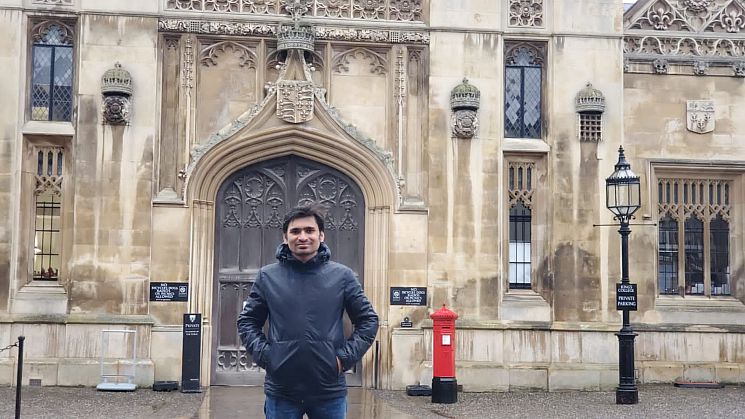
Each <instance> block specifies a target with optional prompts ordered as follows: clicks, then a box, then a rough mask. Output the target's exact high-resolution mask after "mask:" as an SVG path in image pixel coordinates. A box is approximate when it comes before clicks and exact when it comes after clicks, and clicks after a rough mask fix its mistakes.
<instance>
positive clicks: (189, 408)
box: [0, 387, 203, 419]
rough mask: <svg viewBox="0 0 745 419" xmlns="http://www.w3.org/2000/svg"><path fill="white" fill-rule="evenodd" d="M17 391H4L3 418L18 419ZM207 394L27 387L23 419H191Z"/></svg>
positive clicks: (1, 398) (23, 395)
mask: <svg viewBox="0 0 745 419" xmlns="http://www.w3.org/2000/svg"><path fill="white" fill-rule="evenodd" d="M15 390H16V389H15V387H13V388H10V387H0V418H3V419H5V418H13V417H15V397H16V396H15ZM202 397H203V393H181V392H177V391H173V392H159V391H152V390H150V389H139V390H137V391H134V392H103V391H97V390H96V389H95V388H78V387H23V390H22V393H21V417H22V418H23V419H31V418H33V419H36V418H38V419H47V418H49V419H52V418H55V419H58V418H75V419H108V418H122V419H130V418H131V419H144V418H148V419H149V418H153V419H161V418H162V419H166V418H168V419H173V418H179V419H181V418H183V419H189V418H191V417H193V416H194V415H195V414H196V412H197V411H198V410H199V406H200V405H201V403H202Z"/></svg>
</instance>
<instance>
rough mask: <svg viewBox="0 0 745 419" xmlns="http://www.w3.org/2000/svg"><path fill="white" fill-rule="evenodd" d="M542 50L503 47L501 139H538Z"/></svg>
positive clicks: (517, 44) (539, 47)
mask: <svg viewBox="0 0 745 419" xmlns="http://www.w3.org/2000/svg"><path fill="white" fill-rule="evenodd" d="M545 51H546V47H545V45H544V44H536V43H527V42H506V43H505V69H504V136H505V137H508V138H541V136H542V131H541V129H542V106H543V105H542V84H543V65H544V62H545V58H546V57H545Z"/></svg>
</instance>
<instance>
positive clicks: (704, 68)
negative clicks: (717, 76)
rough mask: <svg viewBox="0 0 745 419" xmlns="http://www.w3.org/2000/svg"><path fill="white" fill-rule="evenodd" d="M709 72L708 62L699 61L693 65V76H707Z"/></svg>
mask: <svg viewBox="0 0 745 419" xmlns="http://www.w3.org/2000/svg"><path fill="white" fill-rule="evenodd" d="M708 71H709V63H707V62H706V61H702V60H699V61H696V62H695V63H694V64H693V74H695V75H697V76H705V75H706V73H707V72H708Z"/></svg>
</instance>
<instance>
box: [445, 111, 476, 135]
mask: <svg viewBox="0 0 745 419" xmlns="http://www.w3.org/2000/svg"><path fill="white" fill-rule="evenodd" d="M451 125H452V127H453V134H455V136H456V137H458V138H473V137H474V136H475V135H476V132H477V131H478V129H479V119H478V117H477V116H476V111H475V110H473V109H460V110H457V111H455V112H453V117H452V122H451Z"/></svg>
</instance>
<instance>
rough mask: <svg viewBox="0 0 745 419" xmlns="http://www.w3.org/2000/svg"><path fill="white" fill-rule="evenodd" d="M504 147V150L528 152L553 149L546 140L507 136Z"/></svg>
mask: <svg viewBox="0 0 745 419" xmlns="http://www.w3.org/2000/svg"><path fill="white" fill-rule="evenodd" d="M502 149H503V150H504V151H513V152H514V151H520V152H528V153H548V152H549V151H551V147H549V145H548V144H546V142H545V141H543V140H541V139H537V138H505V139H504V141H503V143H502Z"/></svg>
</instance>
